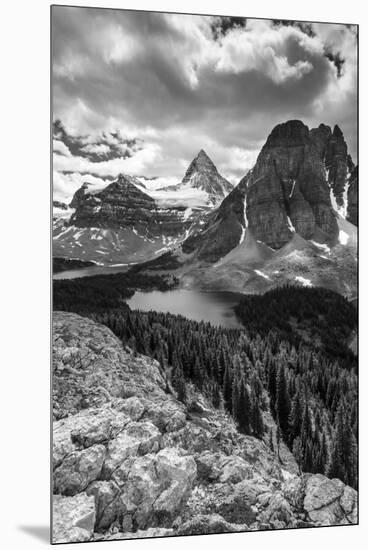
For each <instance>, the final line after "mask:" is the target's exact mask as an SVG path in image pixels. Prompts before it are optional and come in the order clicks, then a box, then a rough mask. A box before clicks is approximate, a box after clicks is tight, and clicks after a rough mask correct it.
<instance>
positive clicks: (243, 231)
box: [239, 225, 245, 244]
mask: <svg viewBox="0 0 368 550" xmlns="http://www.w3.org/2000/svg"><path fill="white" fill-rule="evenodd" d="M244 238H245V227H244V226H243V225H242V232H241V235H240V241H239V244H241V243H242V242H243V241H244Z"/></svg>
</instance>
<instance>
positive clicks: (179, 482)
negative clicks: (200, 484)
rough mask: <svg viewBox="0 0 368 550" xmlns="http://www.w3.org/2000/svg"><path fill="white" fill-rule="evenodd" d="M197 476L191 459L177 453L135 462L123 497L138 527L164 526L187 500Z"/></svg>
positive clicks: (131, 467) (164, 453)
mask: <svg viewBox="0 0 368 550" xmlns="http://www.w3.org/2000/svg"><path fill="white" fill-rule="evenodd" d="M196 473H197V468H196V464H195V461H194V459H193V458H192V457H191V456H186V455H184V454H182V453H181V452H180V450H178V449H170V448H168V449H163V450H162V451H160V452H159V453H157V454H156V455H153V454H149V455H145V456H143V457H139V458H137V459H136V460H135V461H134V463H133V464H132V465H131V466H130V467H129V473H128V475H127V480H126V482H125V484H124V492H123V495H122V501H123V503H124V506H125V509H126V511H127V512H128V513H131V514H132V515H133V517H134V521H135V523H136V525H137V527H138V528H139V529H146V528H147V527H148V526H149V524H150V525H151V526H163V527H165V526H167V523H168V522H170V520H172V519H173V517H175V514H176V513H177V512H178V510H179V509H180V507H181V506H182V504H183V503H184V502H185V500H186V498H187V497H188V495H189V493H190V491H191V488H192V485H193V482H194V480H195V478H196Z"/></svg>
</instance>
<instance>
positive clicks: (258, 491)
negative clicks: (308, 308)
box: [53, 312, 357, 542]
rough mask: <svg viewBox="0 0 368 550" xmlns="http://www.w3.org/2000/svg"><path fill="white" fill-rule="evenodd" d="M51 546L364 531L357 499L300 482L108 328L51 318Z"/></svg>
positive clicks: (346, 490)
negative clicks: (296, 530) (307, 529)
mask: <svg viewBox="0 0 368 550" xmlns="http://www.w3.org/2000/svg"><path fill="white" fill-rule="evenodd" d="M53 336H54V342H53V354H54V360H53V389H54V418H55V420H54V428H53V472H54V481H53V490H54V505H53V542H73V541H87V540H112V539H124V538H139V537H150V536H170V535H174V534H196V533H218V532H236V531H244V530H258V529H269V528H276V529H277V528H285V527H302V526H313V525H334V524H344V523H356V521H357V520H356V514H357V495H356V491H354V490H353V489H351V488H350V487H347V486H345V485H344V484H343V483H341V482H340V481H339V480H330V479H327V478H326V477H324V476H322V475H319V474H318V475H312V474H303V475H302V476H299V475H297V473H296V472H297V468H296V465H295V462H293V459H292V456H291V455H290V459H289V460H288V461H285V463H284V464H283V465H281V464H280V462H279V460H278V458H277V456H276V455H275V454H274V453H273V452H271V450H270V449H269V447H268V445H267V444H266V443H265V442H264V441H261V440H258V439H256V438H254V437H250V436H245V435H242V434H240V433H239V432H238V431H237V429H236V426H235V424H234V422H233V421H232V420H231V419H230V417H229V416H228V415H227V414H226V413H225V412H224V411H221V410H214V409H213V408H212V407H211V406H210V405H209V404H208V403H207V402H206V400H205V398H204V397H203V396H201V394H199V393H198V392H197V391H196V390H194V389H192V391H191V394H190V395H191V397H190V399H191V403H188V404H187V405H184V404H183V403H181V402H180V401H178V400H177V399H176V396H175V395H174V393H173V391H172V390H171V389H170V386H169V385H168V384H167V381H166V375H165V372H164V371H163V370H162V369H161V368H160V366H159V363H157V362H156V361H155V360H153V359H150V358H148V357H145V356H142V355H139V354H136V353H134V352H132V351H131V350H130V349H129V348H125V347H124V346H123V345H122V344H121V342H120V341H119V340H118V339H117V338H116V337H115V336H114V335H113V334H112V333H111V332H110V330H109V329H107V328H106V327H104V326H102V325H99V324H97V323H95V322H94V321H92V320H89V319H87V318H83V317H80V316H78V315H75V314H72V313H64V312H55V313H54V334H53Z"/></svg>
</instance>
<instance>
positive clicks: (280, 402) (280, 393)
mask: <svg viewBox="0 0 368 550" xmlns="http://www.w3.org/2000/svg"><path fill="white" fill-rule="evenodd" d="M289 414H290V396H289V392H288V388H287V382H286V376H285V368H284V367H283V365H280V366H279V368H278V371H277V379H276V415H277V418H278V421H279V424H280V428H281V431H282V433H283V434H284V436H285V437H286V438H287V436H288V431H289Z"/></svg>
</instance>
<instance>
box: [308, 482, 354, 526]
mask: <svg viewBox="0 0 368 550" xmlns="http://www.w3.org/2000/svg"><path fill="white" fill-rule="evenodd" d="M343 494H344V484H343V482H342V481H340V480H339V479H328V478H327V477H325V476H323V475H322V474H314V475H311V476H309V477H308V479H307V482H306V486H305V497H304V509H305V511H306V512H307V514H308V517H309V518H310V520H312V521H313V522H316V523H319V524H320V525H336V524H337V523H340V520H341V519H342V517H343V515H344V513H343V512H342V510H341V507H340V498H341V497H342V496H343Z"/></svg>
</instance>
